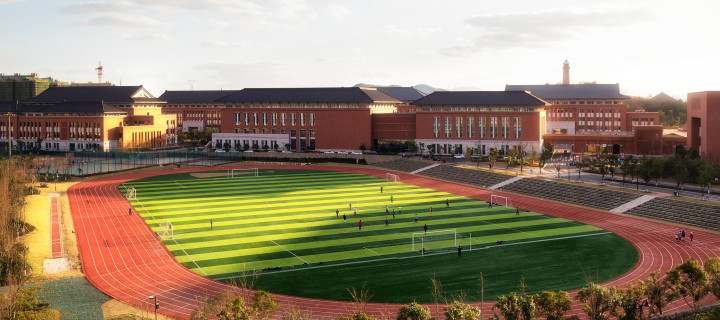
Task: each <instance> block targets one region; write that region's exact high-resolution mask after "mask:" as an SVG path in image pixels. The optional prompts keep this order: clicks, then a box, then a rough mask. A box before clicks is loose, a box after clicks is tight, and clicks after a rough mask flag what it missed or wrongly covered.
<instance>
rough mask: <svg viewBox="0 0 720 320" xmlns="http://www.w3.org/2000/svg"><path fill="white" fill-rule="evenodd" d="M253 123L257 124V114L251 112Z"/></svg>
mask: <svg viewBox="0 0 720 320" xmlns="http://www.w3.org/2000/svg"><path fill="white" fill-rule="evenodd" d="M253 125H258V114H257V112H253Z"/></svg>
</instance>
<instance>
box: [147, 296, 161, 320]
mask: <svg viewBox="0 0 720 320" xmlns="http://www.w3.org/2000/svg"><path fill="white" fill-rule="evenodd" d="M148 299H153V300H154V301H153V302H154V303H153V306H154V307H155V320H157V310H158V309H159V308H160V305H159V304H158V303H157V296H149V297H148Z"/></svg>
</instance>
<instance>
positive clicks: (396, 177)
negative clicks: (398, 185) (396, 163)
mask: <svg viewBox="0 0 720 320" xmlns="http://www.w3.org/2000/svg"><path fill="white" fill-rule="evenodd" d="M385 180H387V181H391V182H400V176H399V175H396V174H392V173H386V174H385Z"/></svg>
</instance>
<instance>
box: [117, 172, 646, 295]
mask: <svg viewBox="0 0 720 320" xmlns="http://www.w3.org/2000/svg"><path fill="white" fill-rule="evenodd" d="M381 186H382V187H383V193H380V187H381ZM129 187H135V188H136V190H137V200H136V201H132V203H133V205H134V206H135V207H136V209H137V210H138V212H140V213H141V216H142V217H143V218H144V219H145V220H146V221H147V222H148V224H149V225H150V226H151V227H152V228H153V230H156V231H159V229H160V227H158V224H157V223H156V221H161V222H162V221H165V220H168V221H170V222H171V223H172V224H173V227H174V240H170V239H165V240H163V242H164V243H165V244H166V245H167V247H168V248H169V250H170V251H171V252H172V253H173V254H174V255H175V257H176V258H177V260H178V261H179V262H180V263H182V264H183V265H184V266H186V267H187V268H189V269H191V270H193V271H195V272H197V273H200V274H204V275H208V276H209V277H211V278H215V279H219V280H223V281H229V282H233V281H235V277H237V276H238V275H239V274H240V273H241V272H243V271H248V270H262V269H265V270H266V271H265V272H263V275H262V276H261V277H260V280H259V282H258V287H259V288H262V289H267V290H269V291H271V292H275V293H283V294H289V295H298V296H306V297H316V298H324V299H336V300H337V299H339V300H345V299H350V297H349V296H348V294H347V292H346V288H348V287H351V286H359V285H360V284H361V283H363V282H366V283H367V285H368V287H370V289H371V290H372V291H373V293H374V298H373V301H376V302H408V301H412V300H416V301H419V302H430V301H431V300H432V297H431V294H430V293H431V290H430V289H429V281H428V279H429V277H431V276H433V275H435V277H437V278H438V279H439V280H441V281H442V282H443V288H444V289H445V290H446V292H447V293H448V294H450V293H452V294H460V293H461V292H462V293H463V294H465V295H467V296H468V298H470V299H474V300H480V297H479V296H477V295H476V294H475V293H476V291H477V289H478V288H477V287H476V284H477V281H476V280H477V279H476V278H477V277H478V275H479V273H480V272H483V274H484V277H485V279H486V285H485V295H486V298H487V297H490V299H493V298H494V297H496V296H497V295H501V294H506V293H508V292H509V291H512V290H514V289H516V288H517V283H518V281H519V279H520V278H521V276H524V277H525V279H526V283H527V284H528V285H529V286H530V288H529V291H541V290H557V289H565V290H571V289H575V288H579V287H581V286H582V285H584V284H585V282H586V281H587V280H593V281H606V280H609V279H611V278H613V277H617V276H618V275H620V274H622V273H624V272H626V271H628V270H629V269H630V268H632V266H633V265H635V263H636V262H637V259H638V255H637V252H636V250H635V249H634V248H633V247H632V245H630V244H629V243H627V242H626V241H624V240H622V239H621V238H619V237H617V236H615V235H613V234H609V233H608V232H606V231H604V230H599V229H597V228H595V227H592V226H589V225H584V224H581V223H578V222H575V221H571V220H566V219H561V218H555V217H550V216H546V215H542V214H539V213H535V212H529V213H528V212H523V213H521V214H520V215H519V216H516V215H515V209H514V208H505V207H501V206H495V207H493V208H488V206H487V203H486V202H484V201H478V200H474V199H470V198H466V197H461V196H457V195H453V194H448V193H445V192H440V191H436V190H431V189H425V188H420V187H417V186H412V185H406V184H402V183H392V182H388V181H386V180H384V179H380V178H376V177H370V176H365V175H360V174H354V173H347V172H336V171H312V170H260V176H259V177H257V178H256V177H254V176H251V175H247V174H246V175H239V176H237V177H235V178H234V179H230V178H228V177H226V176H220V177H210V178H196V177H194V176H192V175H190V174H172V175H164V176H155V177H149V178H144V179H140V180H135V181H131V182H127V183H125V184H124V185H123V186H121V187H120V189H121V191H122V192H124V191H125V188H129ZM390 196H392V197H393V200H394V201H393V202H391V201H390ZM446 200H448V201H449V202H450V207H446V204H445V202H446ZM350 202H352V208H355V207H357V208H358V213H357V215H355V214H354V211H353V210H351V209H350V208H351V207H350ZM386 206H387V207H388V211H389V213H388V214H386V209H385V208H386ZM401 208H402V213H400V209H401ZM430 208H432V215H431V214H430ZM393 209H394V210H395V218H393V217H392V211H393ZM336 210H339V217H336V213H335V211H336ZM343 214H344V215H346V216H347V222H343V219H342V216H343ZM415 214H417V215H418V219H419V221H418V222H414V216H415ZM386 217H387V218H388V220H389V224H388V226H385V218H386ZM210 219H212V220H213V230H210ZM360 219H362V221H363V227H362V230H359V228H358V221H359V220H360ZM425 224H427V225H428V231H439V230H452V231H451V232H450V231H449V232H442V233H437V234H435V233H432V234H431V235H432V236H427V237H426V239H427V242H426V241H425V240H423V239H422V238H423V237H424V234H423V226H424V225H425ZM413 233H420V234H418V235H416V241H417V242H419V243H416V247H415V251H413V247H412V244H411V242H412V238H413V236H412V235H413ZM453 233H457V240H454V239H453V238H452V237H451V236H450V235H452V234H453ZM498 240H503V241H505V243H503V244H502V245H498V244H497V243H496V241H498ZM176 242H177V243H176ZM455 245H460V246H462V247H463V253H462V258H460V259H458V258H457V250H456V249H455V248H456V247H455ZM420 246H425V248H426V249H430V250H429V251H428V252H427V254H426V255H424V256H421V255H420V254H419V248H420ZM471 249H472V250H471ZM321 262H322V264H320V263H321ZM304 263H307V264H308V265H307V266H305V265H304ZM289 266H294V268H292V269H290V268H289ZM278 267H279V268H280V270H270V271H268V270H267V269H275V268H278Z"/></svg>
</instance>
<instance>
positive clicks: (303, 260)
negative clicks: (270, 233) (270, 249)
mask: <svg viewBox="0 0 720 320" xmlns="http://www.w3.org/2000/svg"><path fill="white" fill-rule="evenodd" d="M270 242H272V243H274V244H275V245H276V246H278V247H280V248H283V250H285V251H287V252H290V254H291V255H294V256H295V257H296V258H298V259H300V260H302V262H305V263H308V264H309V262H307V261H305V259H303V258H300V257H298V255H296V254H294V253H292V251H290V250H288V249H285V247H283V246H281V245H279V244H278V243H277V242H275V241H274V240H270Z"/></svg>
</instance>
